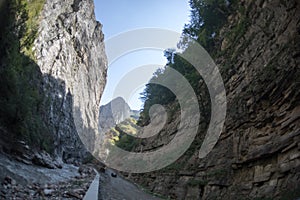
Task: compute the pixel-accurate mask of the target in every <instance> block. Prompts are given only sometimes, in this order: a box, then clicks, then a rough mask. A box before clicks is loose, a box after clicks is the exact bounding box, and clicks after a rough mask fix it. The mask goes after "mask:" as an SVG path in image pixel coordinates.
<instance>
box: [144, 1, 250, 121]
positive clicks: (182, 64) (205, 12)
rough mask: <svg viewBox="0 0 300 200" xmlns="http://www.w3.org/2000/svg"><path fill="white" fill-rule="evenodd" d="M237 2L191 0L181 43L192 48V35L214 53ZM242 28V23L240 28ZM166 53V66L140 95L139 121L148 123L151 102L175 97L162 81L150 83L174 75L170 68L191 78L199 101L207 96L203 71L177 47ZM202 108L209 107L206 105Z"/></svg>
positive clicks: (182, 45) (161, 102) (174, 98)
mask: <svg viewBox="0 0 300 200" xmlns="http://www.w3.org/2000/svg"><path fill="white" fill-rule="evenodd" d="M236 3H237V2H236V1H227V0H190V6H191V15H190V23H189V24H186V25H185V27H184V30H183V36H182V40H181V41H180V43H179V44H178V45H179V46H180V47H181V48H182V49H183V50H186V49H187V48H189V45H190V42H191V41H190V39H188V38H193V39H195V40H196V41H197V42H199V43H200V44H201V45H202V46H203V47H204V48H205V49H206V50H207V51H208V52H209V53H213V51H214V50H215V49H216V48H215V41H214V40H215V36H216V35H217V34H218V32H219V30H220V28H221V27H222V26H223V25H224V23H225V22H226V20H227V16H228V15H229V14H230V13H231V12H232V10H233V8H234V7H235V5H236ZM243 28H244V27H243V26H242V24H241V25H240V27H239V30H241V29H243ZM239 30H238V31H239ZM164 55H165V56H166V58H167V60H168V63H167V65H166V67H165V68H163V69H159V70H157V71H156V72H155V73H154V75H153V77H152V79H151V80H150V82H149V84H147V85H146V89H145V90H144V92H143V93H142V94H141V95H142V97H141V99H142V100H143V101H144V108H143V110H142V112H141V115H140V119H139V121H138V124H139V125H145V124H147V123H149V109H150V108H151V106H152V105H154V104H161V105H167V104H169V103H170V102H172V101H175V100H176V97H175V95H174V94H173V93H172V92H171V91H170V90H168V89H167V88H165V87H163V86H161V85H157V84H153V83H151V82H153V81H154V82H155V81H156V80H158V79H161V80H166V79H168V78H172V76H171V77H169V76H168V73H170V70H169V69H170V68H172V69H174V70H176V71H178V72H179V73H180V74H182V75H183V76H184V77H185V78H186V79H187V80H188V82H189V83H190V85H191V86H192V88H193V89H194V91H195V93H196V94H197V95H198V97H199V100H200V101H203V100H204V98H205V97H204V96H205V93H206V92H205V91H204V90H205V89H206V88H204V89H203V87H202V84H201V80H202V78H201V76H200V74H199V73H198V72H197V70H196V69H195V68H194V67H193V66H192V65H191V64H190V63H189V62H187V61H186V60H185V59H183V58H182V56H181V53H178V52H175V50H174V49H167V50H165V52H164ZM177 87H180V86H177ZM201 109H204V110H206V111H207V110H208V109H207V108H205V107H204V106H203V107H202V108H201Z"/></svg>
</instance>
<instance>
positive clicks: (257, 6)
mask: <svg viewBox="0 0 300 200" xmlns="http://www.w3.org/2000/svg"><path fill="white" fill-rule="evenodd" d="M241 3H243V7H244V8H245V14H244V15H245V16H244V17H246V19H247V20H248V25H247V28H246V30H245V32H244V33H243V34H242V35H241V37H235V38H234V40H232V41H228V40H227V41H226V40H225V42H223V47H222V50H223V51H225V52H223V53H224V54H225V55H226V56H220V57H219V58H218V59H217V60H216V63H217V64H218V65H219V66H220V68H222V66H224V64H225V63H226V61H228V60H230V68H229V69H227V70H223V71H222V76H223V79H224V83H225V87H226V93H227V107H228V110H227V117H226V121H225V127H224V129H223V132H222V134H221V137H220V138H219V141H218V143H217V144H216V146H215V147H214V148H213V150H212V152H210V153H209V154H208V156H206V157H205V158H203V159H199V158H198V153H199V148H200V145H201V141H202V139H203V137H204V135H205V129H204V128H203V127H202V124H200V131H199V134H198V136H197V138H196V141H195V142H194V144H193V145H192V147H191V148H190V150H188V151H187V152H186V154H185V155H184V156H182V157H181V158H180V159H178V161H177V162H176V163H174V164H172V165H170V166H169V167H168V168H166V169H163V170H160V171H157V172H151V173H148V174H139V175H132V176H131V177H132V179H133V180H135V181H137V182H139V183H140V184H143V185H145V186H147V187H148V189H149V190H151V191H153V192H157V193H161V194H163V195H165V196H169V197H170V198H171V199H255V198H270V199H280V198H286V199H297V198H299V197H300V194H299V191H300V189H299V184H300V90H299V88H300V87H299V86H300V85H299V83H300V79H299V77H300V68H299V66H300V59H299V55H300V54H299V52H300V48H299V41H300V35H299V33H300V32H299V30H300V29H299V19H300V14H299V13H300V12H299V10H300V4H299V2H298V1H294V0H292V1H280V0H274V1H268V0H260V1H254V0H253V1H252V0H249V1H241ZM240 15H241V14H233V15H232V16H230V17H229V18H228V23H227V25H225V27H224V28H223V30H222V31H223V33H224V34H226V32H227V33H228V31H230V29H233V28H234V27H236V26H237V24H239V22H242V19H241V17H240ZM229 33H230V32H229ZM221 37H222V36H221ZM224 38H225V37H224ZM222 39H223V38H221V40H222ZM223 41H224V40H223ZM220 49H221V45H220ZM228 52H229V53H228ZM178 118H179V117H175V119H173V120H171V122H169V124H168V125H167V126H166V127H165V128H164V129H165V130H164V131H162V132H161V133H160V134H158V136H157V137H156V138H153V139H151V140H148V142H147V143H146V144H145V147H144V148H143V149H150V150H151V149H153V148H154V147H160V146H161V145H164V144H168V139H170V138H171V136H172V135H173V134H174V132H176V127H177V125H178V123H179V122H176V119H178ZM204 127H205V126H204ZM139 148H141V147H139Z"/></svg>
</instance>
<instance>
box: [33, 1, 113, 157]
mask: <svg viewBox="0 0 300 200" xmlns="http://www.w3.org/2000/svg"><path fill="white" fill-rule="evenodd" d="M101 28H102V25H101V24H100V23H99V22H97V21H96V20H95V14H94V3H93V1H92V0H83V1H78V0H64V1H61V0H54V1H53V0H46V2H45V5H44V8H43V10H42V13H41V16H40V22H39V32H38V36H37V38H36V40H35V43H34V51H35V57H36V62H37V64H38V66H39V67H40V70H41V72H42V74H43V77H44V78H43V86H42V87H43V89H44V91H45V93H46V96H47V97H48V98H47V101H48V107H47V108H46V109H48V114H49V115H48V116H46V121H47V123H48V125H49V128H50V129H51V130H53V134H54V136H55V140H54V141H55V150H56V154H57V155H58V156H60V157H62V158H63V159H64V160H68V159H71V158H74V157H75V158H76V157H78V156H79V157H80V155H78V154H81V153H84V151H83V149H84V147H83V145H82V142H81V141H80V140H79V137H78V135H77V133H80V137H81V139H82V140H83V143H84V144H86V146H87V148H88V150H91V151H92V150H93V145H94V144H93V141H94V140H93V138H94V137H95V134H96V132H95V130H96V129H97V128H98V110H99V107H100V97H101V95H102V92H103V89H104V86H105V83H106V69H107V60H106V55H105V51H104V42H103V39H104V36H103V33H102V31H101ZM76 128H77V129H76ZM77 131H78V132H77Z"/></svg>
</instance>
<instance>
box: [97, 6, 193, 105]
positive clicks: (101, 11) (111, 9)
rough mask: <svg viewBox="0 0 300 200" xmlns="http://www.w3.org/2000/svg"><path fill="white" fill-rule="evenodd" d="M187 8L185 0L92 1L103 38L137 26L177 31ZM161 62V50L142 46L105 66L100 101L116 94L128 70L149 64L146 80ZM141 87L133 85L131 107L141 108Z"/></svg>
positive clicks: (187, 17)
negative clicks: (106, 67) (104, 80)
mask: <svg viewBox="0 0 300 200" xmlns="http://www.w3.org/2000/svg"><path fill="white" fill-rule="evenodd" d="M189 10H190V8H189V5H188V0H95V13H96V18H97V20H98V21H100V22H101V24H102V25H103V32H104V35H105V40H106V41H107V40H109V39H112V38H114V37H115V36H116V35H118V34H121V33H124V32H126V31H130V30H134V29H138V28H149V27H155V28H162V29H169V30H172V31H176V32H178V33H181V32H182V29H183V26H184V24H185V23H188V21H189ZM121 45H122V44H121ZM174 45H176V44H174ZM174 47H175V46H174ZM170 48H172V47H170ZM109 62H111V61H109ZM165 64H166V59H165V58H164V56H163V52H162V51H161V50H157V49H156V50H154V49H152V50H150V49H147V50H145V49H143V50H140V51H135V52H133V53H130V54H126V55H124V56H122V57H120V58H119V59H117V60H116V61H114V62H113V63H111V64H110V65H109V69H108V77H107V85H106V87H105V91H104V94H103V96H102V99H101V104H102V105H103V104H106V103H108V102H109V101H111V100H112V98H113V96H114V95H116V96H119V95H118V94H114V90H115V87H116V86H117V84H118V83H119V81H120V80H121V79H122V77H124V76H125V75H126V74H128V73H129V72H130V71H132V70H134V69H136V68H138V67H141V66H144V65H149V68H151V70H147V71H148V72H147V73H146V72H145V74H143V76H145V77H144V78H145V80H149V79H150V78H151V76H152V74H153V72H154V71H155V70H156V69H157V68H158V67H161V66H164V65H165ZM150 65H152V67H151V66H150ZM146 82H147V81H145V84H146ZM143 89H144V85H137V86H136V88H135V89H134V90H133V91H132V93H131V94H130V98H128V99H127V100H128V104H129V105H130V107H131V108H132V109H136V110H138V109H140V108H141V106H142V102H141V101H140V100H139V99H138V97H139V93H140V92H142V91H143ZM120 96H122V95H121V94H120Z"/></svg>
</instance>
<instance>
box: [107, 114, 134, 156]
mask: <svg viewBox="0 0 300 200" xmlns="http://www.w3.org/2000/svg"><path fill="white" fill-rule="evenodd" d="M136 123H137V122H136V120H135V119H133V118H128V119H126V120H124V121H123V122H121V123H120V124H118V125H117V126H116V127H115V128H112V129H111V133H112V135H113V136H112V137H111V142H112V144H114V145H116V146H118V147H119V148H122V149H124V150H126V151H132V150H133V149H134V147H135V146H136V145H137V143H138V140H137V139H136V138H135V137H133V136H132V135H135V134H137V132H138V126H137V125H136ZM129 134H132V135H129Z"/></svg>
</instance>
